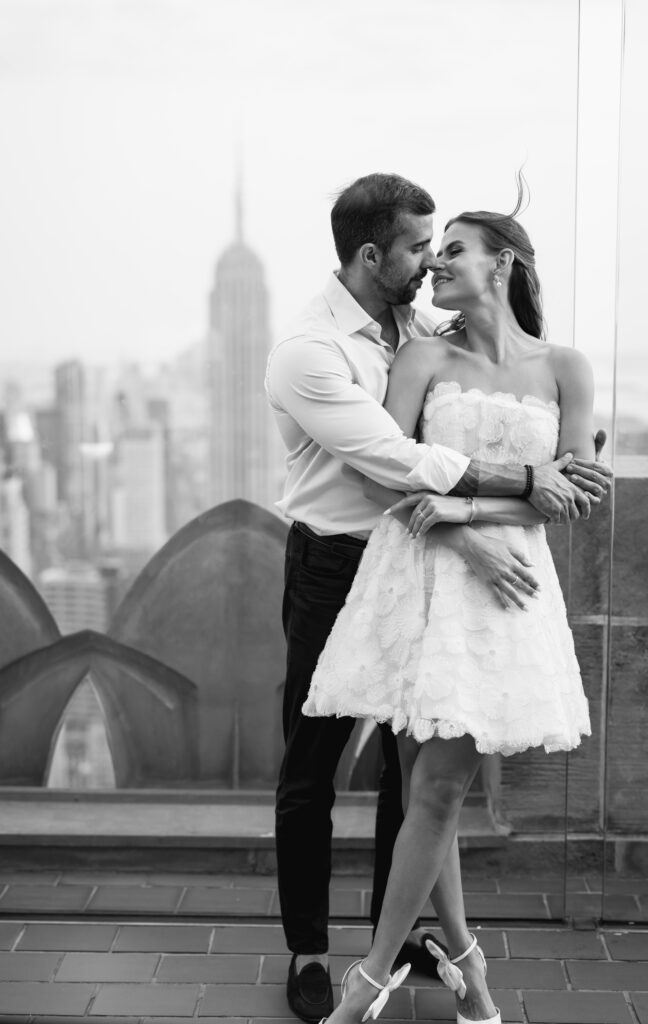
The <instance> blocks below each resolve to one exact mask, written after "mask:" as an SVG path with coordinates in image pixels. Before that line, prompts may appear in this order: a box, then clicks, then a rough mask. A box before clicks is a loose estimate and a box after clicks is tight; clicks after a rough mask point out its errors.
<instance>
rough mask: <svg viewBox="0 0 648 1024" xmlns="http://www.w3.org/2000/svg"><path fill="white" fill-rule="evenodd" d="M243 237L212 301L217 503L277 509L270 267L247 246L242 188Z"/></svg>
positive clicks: (238, 236)
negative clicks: (270, 394) (267, 382)
mask: <svg viewBox="0 0 648 1024" xmlns="http://www.w3.org/2000/svg"><path fill="white" fill-rule="evenodd" d="M235 219H236V233H235V239H234V241H233V243H232V244H231V245H230V246H228V248H227V249H226V250H225V251H224V252H223V254H222V256H221V257H220V259H219V260H218V263H217V265H216V274H215V279H214V286H213V288H212V290H211V293H210V297H209V334H208V340H207V359H208V367H207V369H208V381H209V399H210V410H209V424H210V430H209V434H210V436H209V487H210V501H211V503H212V504H213V505H219V504H221V503H222V502H224V501H230V500H231V499H233V498H245V499H246V500H247V501H251V502H254V503H255V504H257V505H261V506H262V507H264V508H266V509H268V510H269V511H276V510H275V508H274V502H275V501H277V499H278V498H279V495H280V492H281V480H282V476H283V456H282V453H281V452H280V449H279V445H278V443H277V440H276V430H275V428H274V424H273V422H272V419H271V415H270V410H269V409H268V405H267V401H266V397H265V392H264V387H263V380H264V375H265V366H266V361H267V358H268V352H269V350H270V327H269V319H268V293H267V289H266V285H265V276H264V271H263V265H262V263H261V261H260V259H259V257H258V256H257V255H256V253H254V252H253V251H252V250H251V249H250V248H249V246H247V245H246V244H245V242H244V240H243V208H242V197H241V189H240V184H239V186H238V188H237V194H236V218H235Z"/></svg>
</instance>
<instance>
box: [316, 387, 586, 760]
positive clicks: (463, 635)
mask: <svg viewBox="0 0 648 1024" xmlns="http://www.w3.org/2000/svg"><path fill="white" fill-rule="evenodd" d="M559 416H560V411H559V408H558V406H557V405H556V403H555V402H550V403H547V402H543V401H542V400H540V399H537V398H535V397H533V396H527V397H525V398H524V399H523V401H519V400H518V399H517V398H516V397H515V396H514V395H509V394H504V393H500V392H498V393H496V394H485V393H484V392H482V391H480V390H478V389H476V388H473V389H471V390H470V391H467V392H463V391H462V390H461V388H460V386H459V385H458V384H456V383H448V382H443V383H440V384H437V386H436V387H435V388H434V390H432V391H431V392H430V393H429V394H428V396H427V398H426V401H425V405H424V409H423V414H422V436H423V440H425V441H427V442H428V443H431V442H433V441H436V442H439V443H440V444H443V445H446V446H448V447H449V448H454V449H455V450H457V451H461V452H463V453H465V454H466V455H471V456H474V457H475V458H477V459H481V460H484V461H487V462H492V463H500V464H504V463H508V464H509V465H512V464H519V465H523V464H525V463H528V464H530V465H540V464H541V463H545V462H548V461H551V460H552V459H553V458H554V457H555V452H556V446H557V442H558V426H559ZM475 528H476V529H479V530H482V531H483V532H484V534H487V535H488V536H493V537H500V538H502V539H504V540H508V541H512V542H514V543H515V545H516V547H517V548H518V549H520V550H521V551H523V552H524V553H525V554H527V555H528V557H529V560H530V561H531V562H532V563H533V570H532V571H533V573H534V574H535V576H536V578H537V579H538V582H539V583H540V588H541V589H540V596H539V597H538V598H537V599H533V598H529V599H528V601H527V607H528V610H527V611H523V610H522V609H519V608H517V607H516V608H513V609H508V610H505V609H504V608H502V607H501V606H500V605H499V604H498V602H497V601H496V599H495V597H494V595H493V594H492V592H491V591H490V589H489V588H488V587H487V586H486V585H484V584H482V583H481V582H480V581H479V580H478V579H477V578H476V576H475V575H474V573H473V572H472V571H471V569H470V568H469V567H468V565H467V563H466V562H465V561H464V559H463V558H462V557H461V556H460V555H458V554H456V553H455V552H454V551H451V550H450V549H449V548H447V547H444V546H443V545H441V544H434V542H433V540H427V541H426V540H425V539H418V538H417V539H415V540H412V539H410V537H409V536H408V534H407V532H406V530H405V527H404V526H402V525H401V524H400V523H399V522H398V521H396V520H395V519H394V518H393V517H391V516H385V517H384V518H383V519H382V520H381V521H380V523H379V525H378V526H377V527H376V529H375V530H374V531H373V533H372V535H371V538H370V539H369V543H368V544H367V547H366V550H365V553H364V555H363V557H362V561H361V563H360V566H359V569H358V573H357V575H356V578H355V580H354V583H353V586H352V588H351V591H350V593H349V596H348V598H347V601H346V604H345V606H344V608H343V609H342V611H341V612H340V614H339V615H338V618H337V620H336V622H335V625H334V627H333V630H332V632H331V634H330V636H329V639H328V641H327V643H326V646H325V648H324V650H323V652H322V654H321V656H320V659H319V662H318V664H317V668H316V670H315V673H314V674H313V679H312V683H311V688H310V691H309V694H308V698H307V700H306V703H305V704H304V705H303V709H302V710H303V713H304V714H305V715H311V716H319V715H352V716H354V717H356V718H374V719H376V720H377V721H379V722H387V721H388V722H391V725H392V729H393V731H394V732H400V731H401V730H403V729H405V730H407V732H408V733H409V734H410V735H412V736H414V737H415V738H416V739H417V740H418V741H419V742H423V741H424V740H427V739H430V737H432V736H435V735H438V736H441V737H444V738H451V737H456V736H463V735H465V734H466V733H467V734H469V735H471V736H472V737H474V739H475V742H476V744H477V748H478V750H480V751H482V752H483V753H495V752H499V753H502V754H513V753H516V752H517V751H521V750H526V749H527V748H528V747H536V746H544V747H545V749H546V750H547V751H552V750H569V749H571V748H573V747H576V746H578V744H579V743H580V738H581V736H582V735H590V723H589V714H588V704H587V700H586V698H585V695H584V693H583V686H582V683H581V677H580V672H579V669H578V663H577V661H576V656H575V654H574V644H573V640H572V635H571V631H570V629H569V626H568V624H567V614H566V610H565V603H564V601H563V596H562V593H561V590H560V585H559V583H558V577H557V575H556V571H555V568H554V564H553V561H552V558H551V553H550V551H549V546H548V544H547V540H546V536H545V531H544V528H543V527H542V526H526V527H523V526H500V525H494V524H486V523H484V524H477V525H476V526H475ZM433 534H434V531H432V538H433Z"/></svg>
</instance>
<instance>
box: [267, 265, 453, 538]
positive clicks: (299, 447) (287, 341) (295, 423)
mask: <svg viewBox="0 0 648 1024" xmlns="http://www.w3.org/2000/svg"><path fill="white" fill-rule="evenodd" d="M393 309H394V317H395V320H396V324H397V326H398V331H399V345H402V344H403V343H404V342H406V341H408V340H409V339H410V338H413V337H421V336H429V335H431V334H432V333H433V332H434V327H435V324H434V322H433V321H432V320H431V319H430V318H429V317H427V316H425V314H423V313H421V312H419V311H418V310H416V309H414V308H413V307H412V306H396V307H393ZM393 358H394V352H393V349H392V348H391V346H390V345H388V344H387V343H386V342H385V341H383V339H382V338H381V336H380V324H378V323H377V322H376V321H375V320H372V318H371V317H370V316H369V314H368V313H367V312H366V311H365V310H364V309H363V308H362V306H360V305H359V304H358V303H357V302H356V300H355V299H354V298H353V296H352V295H351V293H350V292H349V291H347V289H346V288H345V287H344V285H343V284H341V283H340V281H339V280H338V279H337V277H336V276H335V274H332V275H331V277H330V279H329V281H328V283H327V285H326V287H325V289H324V291H323V292H322V294H321V295H318V296H317V297H316V298H315V299H314V300H313V301H312V302H311V303H310V304H309V305H308V306H307V307H306V309H305V310H304V311H303V312H302V314H301V315H300V317H299V318H298V320H297V322H296V323H295V324H294V325H293V326H292V329H291V330H290V331H289V332H288V333H287V334H286V336H285V337H284V338H282V339H281V340H280V341H279V342H278V343H277V344H276V345H275V346H274V348H273V349H272V351H271V353H270V357H269V359H268V369H267V374H266V391H267V394H268V398H269V401H270V405H271V406H272V409H273V411H274V414H275V417H276V419H277V423H278V425H279V430H280V432H281V436H282V438H283V440H284V443H285V445H286V448H287V449H288V454H287V459H286V461H287V468H288V476H287V479H286V484H285V489H284V496H283V498H282V499H281V501H278V502H277V508H278V509H279V510H280V512H282V513H283V514H284V515H286V516H288V517H289V518H291V519H294V520H298V521H301V522H303V523H306V524H307V525H308V526H310V527H311V528H312V529H313V530H315V531H317V532H318V533H321V534H336V533H351V534H356V535H360V536H365V535H367V534H368V533H369V532H370V531H371V530H372V529H373V528H374V526H375V525H376V522H377V519H378V515H379V513H380V510H379V509H378V508H377V506H376V505H375V503H374V502H372V501H370V500H369V499H368V498H366V497H365V495H364V492H363V489H362V478H363V476H368V477H370V478H372V479H373V480H376V481H377V482H378V483H380V484H383V485H384V486H385V487H390V488H392V489H394V490H397V491H411V490H419V489H421V490H431V491H436V492H437V493H439V494H446V493H447V492H448V491H450V490H452V488H453V487H454V486H455V484H456V483H457V481H458V480H459V479H460V478H461V477H462V476H463V474H464V473H465V471H466V468H467V466H468V463H469V461H470V460H469V459H468V458H467V457H466V456H465V455H461V454H460V453H459V452H455V451H453V450H452V449H450V448H445V447H443V446H442V445H437V444H433V445H425V444H419V443H417V442H416V441H414V440H412V438H409V437H406V436H405V434H404V433H403V432H402V430H401V429H400V427H399V426H398V424H397V423H396V421H395V420H394V419H393V418H392V417H391V416H390V415H389V413H388V412H386V411H385V409H383V407H382V402H383V400H384V398H385V393H386V391H387V376H388V373H389V368H390V366H391V363H392V361H393Z"/></svg>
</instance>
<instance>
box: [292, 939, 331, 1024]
mask: <svg viewBox="0 0 648 1024" xmlns="http://www.w3.org/2000/svg"><path fill="white" fill-rule="evenodd" d="M296 959H297V954H296V953H295V954H293V958H292V960H291V961H290V968H289V969H288V984H287V985H286V995H287V996H288V1005H289V1006H290V1009H291V1010H292V1012H293V1013H294V1014H295V1015H296V1016H297V1017H300V1018H301V1020H303V1021H306V1022H307V1024H319V1022H320V1021H321V1019H322V1017H328V1016H329V1014H331V1013H333V988H332V986H331V975H330V973H329V971H328V969H327V968H326V967H322V965H321V964H318V963H317V962H313V963H311V964H306V966H305V967H304V968H303V969H302V970H301V971H300V972H299V974H298V973H297V970H296V968H295V961H296Z"/></svg>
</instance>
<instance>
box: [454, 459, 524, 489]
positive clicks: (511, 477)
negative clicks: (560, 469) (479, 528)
mask: <svg viewBox="0 0 648 1024" xmlns="http://www.w3.org/2000/svg"><path fill="white" fill-rule="evenodd" d="M526 486H527V471H526V468H525V467H524V466H500V465H497V464H496V463H492V462H479V461H477V460H476V459H471V460H470V464H469V466H468V468H467V469H466V472H465V473H464V475H463V476H462V477H461V480H459V481H458V483H457V484H456V485H455V487H454V488H453V489H452V491H451V492H450V493H451V494H453V495H457V496H458V497H461V498H469V497H471V496H472V497H474V496H475V495H477V494H481V495H491V496H495V497H502V498H503V497H516V498H519V497H521V496H522V493H523V492H524V490H525V488H526Z"/></svg>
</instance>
